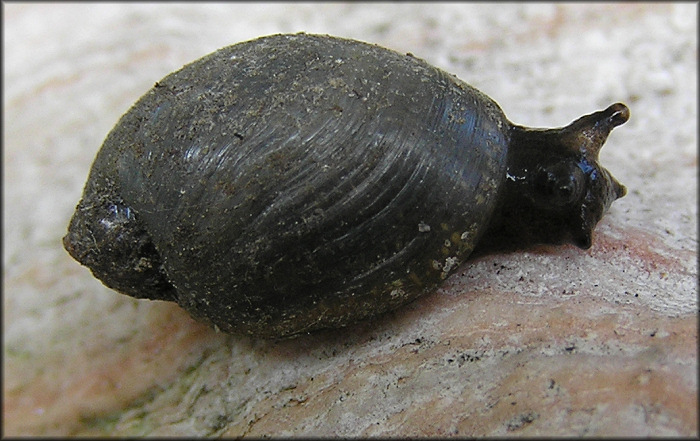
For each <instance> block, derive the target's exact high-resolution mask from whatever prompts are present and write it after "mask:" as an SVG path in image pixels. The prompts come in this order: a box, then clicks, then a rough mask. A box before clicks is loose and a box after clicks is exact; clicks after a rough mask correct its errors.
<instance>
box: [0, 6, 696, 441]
mask: <svg viewBox="0 0 700 441" xmlns="http://www.w3.org/2000/svg"><path fill="white" fill-rule="evenodd" d="M3 12H4V15H3V17H4V23H3V28H4V36H5V47H4V48H3V49H4V50H3V57H4V60H3V61H4V68H5V72H4V73H5V78H4V80H5V83H4V85H5V88H4V92H5V93H4V102H3V106H4V118H5V120H4V157H3V177H4V182H3V184H4V185H3V202H4V207H3V208H4V210H3V217H4V219H3V220H4V224H3V227H4V230H3V234H4V237H3V242H4V243H3V245H4V247H3V288H4V289H3V294H4V295H3V312H4V314H3V319H4V320H3V368H4V369H3V375H4V377H3V425H2V427H3V434H4V435H6V436H17V435H32V436H36V435H117V436H125V435H132V436H133V435H146V436H158V435H160V436H167V435H175V436H188V435H193V436H194V435H200V436H201V435H208V436H246V435H247V436H254V437H259V436H292V435H306V436H333V435H337V436H400V437H407V436H420V437H429V436H494V435H496V436H547V435H550V436H557V435H558V436H584V435H588V436H677V435H681V436H698V425H697V421H698V410H697V392H698V387H697V343H698V342H697V329H698V327H697V325H698V323H697V313H698V302H697V180H696V179H697V5H695V4H631V3H624V4H609V3H602V4H597V3H596V4H561V5H560V4H522V5H508V4H459V3H450V4H430V5H428V4H420V3H409V4H392V5H384V4H344V3H331V4H298V3H289V4H272V3H270V4H266V3H263V4H235V3H233V4H206V5H199V4H158V5H148V4H78V5H71V4H60V3H59V4H49V3H39V4H19V3H7V4H3ZM302 30H303V31H307V32H317V33H330V34H335V35H340V36H345V37H352V38H357V39H361V40H365V41H371V42H374V43H378V44H381V45H383V46H387V47H391V48H393V49H396V50H399V51H404V52H409V51H410V52H412V53H414V54H415V55H416V56H419V57H421V58H425V59H426V60H428V61H429V62H431V63H433V64H435V65H438V66H440V67H442V68H444V69H445V70H447V71H449V72H453V73H455V74H456V75H457V76H459V77H460V78H462V79H463V80H465V81H467V82H469V83H470V84H472V85H474V86H476V87H477V88H479V89H481V90H482V91H483V92H485V93H487V94H488V95H490V96H491V97H492V98H494V99H495V100H496V101H498V102H499V103H500V104H501V106H502V107H503V109H504V111H505V112H506V114H507V115H508V116H509V118H510V119H511V120H512V121H514V122H516V123H519V124H524V125H530V126H557V125H564V124H566V123H568V122H570V121H571V120H573V119H575V118H577V117H578V116H580V115H582V114H584V113H589V112H591V111H594V110H597V109H601V108H604V107H605V106H607V105H608V104H610V103H612V102H615V101H623V102H626V103H627V104H628V105H629V106H630V108H631V110H632V118H631V119H630V121H629V122H628V123H627V124H625V125H624V126H622V127H620V128H618V129H616V130H615V132H613V134H612V136H611V138H610V139H609V141H608V143H607V144H606V147H605V148H604V149H603V151H602V153H601V156H602V162H603V163H604V164H605V166H606V167H607V168H609V169H610V170H611V172H612V173H613V174H614V175H615V176H616V177H617V178H618V179H619V180H620V181H621V182H622V183H624V184H625V185H626V186H627V187H628V190H629V193H628V195H627V196H626V197H625V198H623V199H621V200H619V201H617V202H616V203H615V204H614V205H613V207H612V210H611V211H610V213H608V215H607V216H606V217H605V218H604V219H603V221H602V222H601V224H600V225H599V226H598V229H597V231H596V236H595V238H594V245H593V247H592V248H591V249H590V250H587V251H581V250H579V249H577V248H575V247H572V246H563V247H548V246H541V247H534V248H532V249H529V250H527V251H524V252H518V253H509V254H505V253H503V254H500V253H496V254H490V255H485V256H480V257H478V258H475V259H473V260H471V261H470V262H467V263H465V264H464V265H463V266H462V267H461V268H460V269H459V270H458V271H457V272H456V273H455V274H454V275H453V276H452V277H450V278H449V279H448V280H447V281H446V283H445V284H444V286H442V287H441V289H439V290H438V291H437V292H435V293H433V294H431V295H428V296H426V297H424V298H421V299H419V300H418V301H416V302H414V303H412V304H410V305H408V306H406V307H405V308H402V309H400V310H398V311H395V312H392V313H390V314H388V315H386V316H385V317H382V318H381V319H378V320H375V321H372V322H366V323H361V324H358V325H356V326H353V327H350V328H347V329H344V330H340V331H324V332H320V333H317V334H314V335H310V336H305V337H302V338H299V339H296V340H292V341H285V342H266V341H255V340H251V339H248V338H241V337H235V336H227V335H222V334H217V333H216V332H214V331H213V330H211V329H209V328H208V327H206V326H204V325H202V324H199V323H196V322H195V321H193V320H192V319H191V318H190V317H189V316H188V315H187V313H185V312H184V311H182V310H181V309H179V308H178V307H177V306H175V305H172V304H167V303H162V302H145V301H137V300H134V299H131V298H128V297H125V296H121V295H118V294H116V293H114V292H113V291H110V290H109V289H107V288H105V287H103V286H102V285H101V284H100V283H99V282H98V281H97V280H95V279H94V278H92V276H91V275H90V273H89V271H88V270H86V269H85V268H82V267H80V266H79V265H78V264H77V263H76V262H74V261H73V260H72V259H71V258H70V257H69V256H68V255H67V253H65V251H64V250H63V249H62V248H61V241H60V239H61V237H62V236H63V234H64V233H65V229H66V226H67V223H68V220H69V218H70V215H71V213H72V211H73V209H74V207H75V204H76V203H77V201H78V199H79V196H80V193H81V191H82V186H83V184H84V182H85V179H86V177H87V172H88V170H89V167H90V164H91V162H92V159H93V158H94V155H95V153H96V151H97V149H98V148H99V146H100V144H101V142H102V140H103V138H104V136H105V135H106V134H107V132H108V131H109V129H110V128H111V127H112V125H113V124H114V123H115V122H116V120H117V119H118V117H119V116H120V115H121V114H122V113H123V112H125V111H126V110H127V109H128V107H129V106H130V105H131V104H132V103H133V102H134V101H135V100H136V99H137V98H138V97H139V96H140V95H141V94H143V93H144V92H145V91H146V90H148V88H149V87H151V86H152V84H153V83H154V82H155V81H156V80H158V79H160V78H161V77H162V76H164V75H165V74H167V73H168V72H170V71H172V70H174V69H177V68H179V67H180V66H182V65H183V64H185V63H187V62H189V61H192V60H193V59H195V58H198V57H200V56H201V55H204V54H206V53H209V52H211V51H213V50H215V49H217V48H219V47H222V46H225V45H228V44H232V43H235V42H238V41H242V40H246V39H249V38H254V37H256V36H259V35H265V34H270V33H275V32H296V31H302Z"/></svg>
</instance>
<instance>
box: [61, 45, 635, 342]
mask: <svg viewBox="0 0 700 441" xmlns="http://www.w3.org/2000/svg"><path fill="white" fill-rule="evenodd" d="M609 113H610V112H609ZM618 116H619V112H618ZM624 119H626V117H625V118H624ZM623 122H624V121H623ZM618 123H619V122H618ZM615 125H616V124H615ZM608 131H609V130H608ZM528 133H531V132H529V131H528V130H527V129H524V128H522V130H521V128H518V127H517V126H513V125H512V124H511V123H510V122H509V121H508V120H507V119H506V118H505V116H504V115H503V113H502V112H501V110H500V108H499V107H498V105H497V104H496V103H495V102H493V101H492V100H491V99H490V98H488V97H486V96H485V95H483V94H482V93H480V92H479V91H477V90H475V89H474V88H472V87H470V86H469V85H467V84H466V83H464V82H462V81H460V80H458V79H456V78H455V77H454V76H451V75H449V74H446V73H445V72H443V71H441V70H439V69H437V68H435V67H432V66H430V65H428V64H426V63H425V62H424V61H422V60H419V59H417V58H414V57H412V56H410V55H401V54H398V53H396V52H393V51H390V50H387V49H384V48H380V47H378V46H374V45H369V44H365V43H360V42H357V41H352V40H345V39H339V38H334V37H329V36H315V35H307V34H296V35H275V36H270V37H264V38H259V39H256V40H253V41H249V42H245V43H241V44H237V45H233V46H229V47H226V48H223V49H221V50H219V51H216V52H214V53H213V54H210V55H208V56H206V57H203V58H201V59H199V60H197V61H195V62H193V63H191V64H189V65H187V66H185V67H184V68H182V69H181V70H179V71H177V72H175V73H173V74H170V75H168V76H167V77H165V78H164V79H163V80H161V81H159V82H158V83H156V85H155V87H154V88H153V89H151V90H150V91H149V92H148V93H146V95H144V96H143V97H142V98H141V99H140V100H139V101H138V102H137V103H136V104H135V105H134V106H133V107H132V108H131V109H130V110H129V111H128V112H127V113H126V114H125V115H124V116H123V117H122V118H121V120H120V121H119V122H118V124H117V125H116V126H115V128H114V129H113V130H112V131H111V132H110V134H109V135H108V136H107V138H106V140H105V142H104V144H103V146H102V148H101V150H100V152H99V153H98V155H97V158H96V159H95V162H94V164H93V168H92V171H91V173H90V177H89V179H88V182H87V184H86V187H85V191H84V194H83V199H82V200H81V201H80V203H79V205H78V207H77V210H76V213H75V215H74V217H73V219H72V220H71V224H70V227H69V233H68V235H67V236H66V237H65V238H64V244H65V247H66V249H67V250H68V251H69V252H70V253H71V255H73V257H75V258H76V259H77V260H78V261H80V262H81V263H83V264H84V265H86V266H88V267H90V269H91V270H92V271H93V273H94V274H95V276H96V277H98V278H100V279H101V280H102V281H103V282H104V283H105V284H106V285H107V286H110V287H112V288H114V289H116V290H118V291H120V292H122V293H125V294H128V295H131V296H134V297H138V298H151V299H161V300H172V301H176V302H177V303H179V304H180V305H181V306H182V307H184V308H185V309H187V310H188V311H190V313H191V314H192V315H193V316H195V317H199V318H201V319H204V320H207V321H209V322H210V323H212V324H213V325H215V326H217V327H218V328H219V329H221V330H223V331H226V332H235V333H247V334H252V335H257V336H262V337H286V336H291V335H295V334H299V333H302V332H306V331H311V330H314V329H319V328H326V327H338V326H344V325H347V324H349V323H352V322H355V321H357V320H360V319H364V318H367V317H370V316H374V315H377V314H379V313H382V312H384V311H387V310H390V309H394V308H396V307H398V306H399V305H401V304H404V303H406V302H408V301H410V300H412V299H414V298H415V297H417V296H418V295H420V294H422V293H424V292H426V291H429V290H431V289H433V288H434V287H435V286H436V285H437V284H438V283H440V281H441V280H443V279H444V278H445V277H446V276H447V275H448V274H449V273H450V272H451V270H453V269H454V268H455V267H456V266H457V265H458V264H459V263H460V262H462V261H463V260H464V259H465V258H466V257H467V256H468V255H469V254H470V253H471V251H472V250H473V249H474V247H475V246H476V243H477V241H478V240H479V238H480V237H481V236H482V235H483V234H484V233H485V232H486V231H487V229H489V226H490V220H492V219H496V218H498V219H501V220H500V221H499V222H498V224H499V225H501V227H499V228H503V229H507V224H508V222H507V221H506V222H504V221H503V216H501V215H500V213H501V212H502V211H503V210H502V209H501V208H499V213H494V210H496V207H497V206H498V207H501V206H502V205H503V204H504V203H506V202H505V201H506V200H507V199H508V197H506V196H504V195H503V192H500V191H499V189H503V188H505V187H506V186H507V185H506V181H507V176H509V175H508V173H509V170H511V169H513V170H514V167H513V165H512V164H511V165H509V159H508V151H509V146H510V145H511V140H512V139H513V138H518V139H520V138H522V136H523V135H522V134H528ZM605 135H606V136H607V133H606V134H605ZM526 137H527V136H526ZM559 138H561V136H559ZM528 139H529V138H528ZM603 141H604V139H603ZM601 144H602V142H601ZM596 155H597V151H596ZM603 170H604V169H603ZM606 173H607V172H606ZM618 185H619V184H618ZM620 188H621V187H620ZM518 191H520V190H516V191H515V193H517V192H518ZM617 193H619V191H616V192H615V195H617ZM608 199H610V198H608ZM613 199H614V198H613ZM610 202H612V200H609V201H608V200H605V201H603V203H602V205H603V206H604V208H603V210H602V211H604V209H606V208H607V206H609V203H610ZM602 211H601V213H600V215H601V216H602ZM597 220H598V219H595V222H597ZM595 222H594V223H593V226H595Z"/></svg>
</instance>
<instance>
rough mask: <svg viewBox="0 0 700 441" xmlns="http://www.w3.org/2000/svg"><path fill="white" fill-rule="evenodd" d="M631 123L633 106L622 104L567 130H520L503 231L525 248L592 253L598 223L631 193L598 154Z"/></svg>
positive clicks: (508, 183)
mask: <svg viewBox="0 0 700 441" xmlns="http://www.w3.org/2000/svg"><path fill="white" fill-rule="evenodd" d="M628 119H629V109H628V108H627V106H625V105H624V104H621V103H616V104H613V105H611V106H610V107H608V108H607V109H605V110H601V111H598V112H595V113H592V114H590V115H585V116H583V117H581V118H579V119H577V120H575V121H574V122H572V123H571V124H569V125H568V126H566V127H562V128H557V129H530V128H525V127H520V126H514V128H513V132H512V137H511V143H510V147H509V153H508V155H509V157H508V171H507V175H506V191H505V192H504V196H503V197H502V198H501V204H500V209H499V213H498V216H500V219H499V221H498V222H497V223H498V224H499V228H501V229H503V230H506V231H505V232H506V233H508V232H510V234H511V235H512V236H513V237H517V239H518V242H520V243H521V244H522V243H526V244H531V243H563V242H571V243H573V244H575V245H577V246H578V247H580V248H583V249H587V248H590V246H591V242H592V235H593V230H594V229H595V226H596V224H597V223H598V221H600V219H601V218H602V217H603V214H604V213H605V212H606V211H607V210H608V208H609V207H610V205H611V204H612V203H613V201H615V200H616V199H618V198H621V197H622V196H624V195H625V193H626V189H625V187H624V186H623V185H622V184H620V183H619V182H618V181H617V180H616V179H615V178H614V177H613V176H612V175H611V174H610V172H609V171H608V170H606V169H605V168H603V167H602V166H601V165H600V163H599V162H598V153H599V152H600V149H601V147H602V146H603V144H604V143H605V140H606V139H607V137H608V135H609V134H610V131H611V130H612V129H613V128H615V127H616V126H619V125H621V124H623V123H625V122H626V121H627V120H628ZM501 234H503V231H501Z"/></svg>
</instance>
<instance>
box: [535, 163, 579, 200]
mask: <svg viewBox="0 0 700 441" xmlns="http://www.w3.org/2000/svg"><path fill="white" fill-rule="evenodd" d="M585 178H586V177H585V175H584V174H583V172H582V171H581V169H580V168H578V167H577V166H576V165H568V164H556V165H554V166H551V167H548V168H545V169H543V170H542V171H541V172H540V173H539V175H538V176H537V178H536V180H535V192H536V193H537V196H538V198H539V201H540V202H541V203H543V204H547V205H550V206H556V207H563V206H566V205H570V204H572V203H574V202H576V201H577V200H579V198H580V197H581V194H582V192H583V188H584V186H585Z"/></svg>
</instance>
